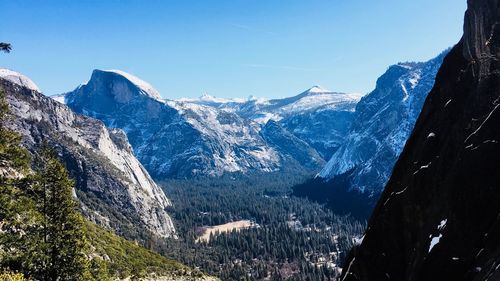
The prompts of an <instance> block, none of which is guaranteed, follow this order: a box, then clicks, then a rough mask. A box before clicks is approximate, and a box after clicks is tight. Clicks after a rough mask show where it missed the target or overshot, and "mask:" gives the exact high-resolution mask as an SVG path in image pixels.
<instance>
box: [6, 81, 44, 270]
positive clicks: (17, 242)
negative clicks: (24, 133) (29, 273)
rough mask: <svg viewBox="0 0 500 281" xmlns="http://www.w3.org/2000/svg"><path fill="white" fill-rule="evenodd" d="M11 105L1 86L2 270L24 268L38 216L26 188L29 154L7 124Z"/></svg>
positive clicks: (29, 181) (28, 178)
mask: <svg viewBox="0 0 500 281" xmlns="http://www.w3.org/2000/svg"><path fill="white" fill-rule="evenodd" d="M7 118H9V117H8V105H7V102H6V101H5V96H4V93H3V90H2V89H1V88H0V245H2V247H0V269H3V270H13V271H21V270H22V269H23V263H24V262H25V255H26V253H27V252H28V250H29V249H30V248H33V244H34V243H33V241H34V239H33V237H32V236H31V229H32V228H33V227H34V226H36V221H37V219H38V218H39V216H38V213H37V212H36V209H35V207H34V202H33V200H32V199H31V198H30V197H29V196H28V195H27V193H26V187H27V186H29V185H30V184H31V183H32V181H31V178H30V177H29V175H28V171H29V162H30V157H29V154H28V152H27V151H26V150H25V149H24V148H22V147H21V146H20V143H21V137H20V136H19V135H18V134H16V133H15V132H13V131H11V130H9V129H8V128H6V127H5V124H6V122H7Z"/></svg>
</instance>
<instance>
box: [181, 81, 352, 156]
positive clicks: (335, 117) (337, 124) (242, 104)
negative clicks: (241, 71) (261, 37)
mask: <svg viewBox="0 0 500 281" xmlns="http://www.w3.org/2000/svg"><path fill="white" fill-rule="evenodd" d="M361 96H362V95H361V94H345V93H337V92H333V91H330V90H326V89H323V88H321V87H320V86H313V87H311V88H310V89H308V90H306V91H304V92H302V93H301V94H299V95H296V96H292V97H288V98H283V99H264V98H260V99H258V98H255V97H249V98H248V99H246V100H245V99H221V98H216V97H212V96H207V95H204V96H202V97H200V98H198V99H189V100H188V101H189V102H190V103H197V104H203V105H208V106H211V107H214V108H218V109H224V110H228V111H232V112H235V113H236V114H238V115H240V116H241V117H243V118H247V119H251V120H254V121H255V122H257V123H259V124H262V125H265V124H266V123H267V122H268V121H270V120H272V121H276V122H279V123H280V125H281V126H282V127H283V128H284V129H286V130H288V131H289V132H290V133H292V134H293V135H295V136H296V137H298V138H299V139H301V140H303V141H305V142H306V143H308V144H309V145H310V146H312V147H313V148H314V149H316V150H317V152H318V153H319V154H320V155H321V157H322V158H323V159H327V160H328V159H330V157H331V156H332V154H333V152H335V150H336V149H337V148H338V147H339V146H340V143H342V142H343V141H344V138H345V136H346V134H347V130H348V128H349V126H350V123H351V121H352V117H353V115H354V108H355V106H356V104H357V102H358V101H359V100H360V98H361ZM183 100H186V99H183Z"/></svg>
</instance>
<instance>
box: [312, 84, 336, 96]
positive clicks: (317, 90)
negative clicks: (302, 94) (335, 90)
mask: <svg viewBox="0 0 500 281" xmlns="http://www.w3.org/2000/svg"><path fill="white" fill-rule="evenodd" d="M306 92H308V93H311V94H324V93H331V91H329V90H326V89H323V88H322V87H321V86H318V85H316V86H312V87H311V88H310V89H309V90H307V91H306Z"/></svg>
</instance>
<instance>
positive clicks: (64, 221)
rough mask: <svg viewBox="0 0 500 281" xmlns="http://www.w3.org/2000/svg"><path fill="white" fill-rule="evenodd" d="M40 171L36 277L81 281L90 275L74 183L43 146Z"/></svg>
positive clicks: (38, 176)
mask: <svg viewBox="0 0 500 281" xmlns="http://www.w3.org/2000/svg"><path fill="white" fill-rule="evenodd" d="M40 161H41V164H42V167H43V168H42V169H41V170H40V171H39V172H38V174H37V176H36V178H37V184H36V192H37V200H36V201H37V207H38V210H39V212H40V213H41V214H42V222H41V228H40V229H39V232H38V233H39V235H40V237H41V239H40V244H39V248H41V249H43V251H44V254H43V255H41V256H38V257H37V260H33V263H41V264H40V266H39V268H40V269H41V271H39V272H37V275H38V276H37V277H38V278H40V279H43V280H54V281H55V280H83V279H84V278H88V277H85V276H86V274H88V272H89V264H88V259H87V257H86V256H85V254H84V253H85V250H86V246H87V242H86V240H85V233H84V220H83V217H82V216H81V215H80V214H79V213H78V211H77V203H76V201H75V200H74V199H73V196H72V191H73V186H74V183H73V181H72V180H71V179H70V178H69V174H68V171H67V170H66V168H65V167H64V165H63V164H62V163H61V162H60V161H59V159H58V158H57V156H56V155H55V153H54V152H53V150H51V149H50V148H48V146H46V145H44V148H43V149H42V151H41V159H40Z"/></svg>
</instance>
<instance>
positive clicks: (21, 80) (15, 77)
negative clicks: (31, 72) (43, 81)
mask: <svg viewBox="0 0 500 281" xmlns="http://www.w3.org/2000/svg"><path fill="white" fill-rule="evenodd" d="M0 78H3V79H5V80H7V81H10V82H12V83H14V84H17V85H19V86H21V87H26V88H28V89H30V90H33V91H37V92H41V91H40V89H39V88H38V86H37V85H36V84H35V83H34V82H33V81H31V79H29V78H28V77H26V76H24V75H23V74H21V73H19V72H16V71H13V70H10V69H6V68H0Z"/></svg>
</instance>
